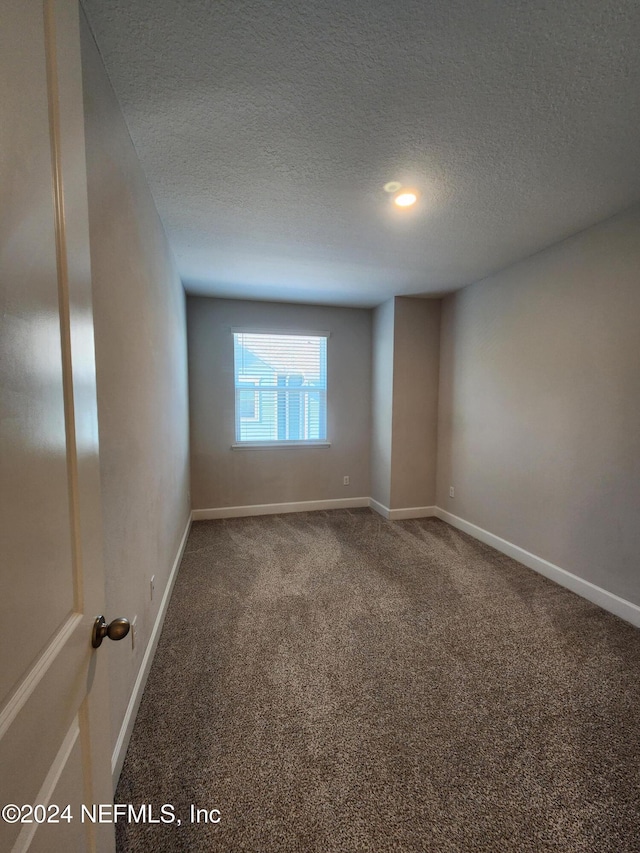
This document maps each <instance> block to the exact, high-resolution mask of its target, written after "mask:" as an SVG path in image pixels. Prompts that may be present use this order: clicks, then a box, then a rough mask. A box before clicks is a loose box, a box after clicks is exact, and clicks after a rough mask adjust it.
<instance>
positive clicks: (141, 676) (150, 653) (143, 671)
mask: <svg viewBox="0 0 640 853" xmlns="http://www.w3.org/2000/svg"><path fill="white" fill-rule="evenodd" d="M191 521H192V515H190V516H189V519H188V521H187V526H186V528H185V531H184V533H183V535H182V539H181V541H180V545H179V546H178V553H177V554H176V558H175V560H174V561H173V566H172V567H171V572H170V573H169V579H168V580H167V585H166V587H165V590H164V595H163V596H162V601H161V602H160V607H159V608H158V615H157V616H156V621H155V623H154V625H153V630H152V631H151V636H150V637H149V642H148V643H147V648H146V649H145V652H144V657H143V658H142V663H141V664H140V669H139V670H138V677H137V678H136V681H135V684H134V685H133V691H132V693H131V698H130V699H129V704H128V706H127V710H126V713H125V715H124V720H123V721H122V726H121V727H120V733H119V735H118V740H117V741H116V745H115V747H114V750H113V754H112V756H111V776H112V779H113V790H114V792H115V790H116V787H117V785H118V779H119V778H120V772H121V771H122V765H123V764H124V758H125V755H126V753H127V747H128V746H129V739H130V738H131V732H132V731H133V726H134V723H135V721H136V714H137V713H138V708H139V707H140V702H141V700H142V694H143V692H144V686H145V684H146V683H147V677H148V675H149V670H150V669H151V664H152V663H153V657H154V655H155V653H156V648H157V646H158V640H159V639H160V632H161V631H162V625H163V623H164V617H165V615H166V613H167V607H168V606H169V600H170V599H171V593H172V592H173V585H174V584H175V582H176V578H177V576H178V569H179V568H180V562H181V560H182V555H183V554H184V549H185V545H186V544H187V539H188V537H189V531H190V529H191Z"/></svg>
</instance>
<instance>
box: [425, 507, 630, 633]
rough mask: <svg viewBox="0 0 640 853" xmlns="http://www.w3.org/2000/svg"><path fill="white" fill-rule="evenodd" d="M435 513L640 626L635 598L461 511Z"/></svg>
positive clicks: (442, 510) (453, 525) (439, 511)
mask: <svg viewBox="0 0 640 853" xmlns="http://www.w3.org/2000/svg"><path fill="white" fill-rule="evenodd" d="M434 514H435V515H436V517H437V518H440V519H442V521H446V522H447V524H450V525H451V526H452V527H457V528H458V530H462V531H463V532H464V533H468V534H469V535H470V536H473V537H474V539H478V540H480V542H484V543H485V545H491V547H492V548H495V549H496V551H500V552H502V553H503V554H506V555H507V556H508V557H512V558H513V559H514V560H517V561H518V562H519V563H522V564H523V565H525V566H527V568H529V569H533V570H534V571H535V572H538V573H539V574H541V575H544V576H545V577H546V578H550V579H551V580H552V581H555V582H556V583H558V584H560V586H564V587H566V588H567V589H570V590H571V591H572V592H575V593H576V594H577V595H580V596H582V598H586V599H587V600H588V601H592V602H593V603H594V604H597V605H598V606H599V607H602V608H603V610H608V611H609V613H613V614H614V615H615V616H619V617H620V618H621V619H624V620H625V621H627V622H630V623H631V624H632V625H635V626H636V627H637V628H640V607H639V606H638V605H637V604H632V602H630V601H627V600H626V599H624V598H620V596H619V595H614V593H612V592H607V590H606V589H602V587H599V586H596V585H595V584H593V583H591V582H590V581H587V580H584V579H583V578H580V577H578V576H577V575H574V574H572V573H571V572H568V571H566V569H561V568H560V566H556V565H554V564H553V563H549V562H548V561H547V560H543V559H542V558H541V557H536V555H535V554H531V553H530V552H529V551H525V550H524V548H520V547H519V546H518V545H514V544H513V543H512V542H508V541H507V540H506V539H501V538H500V537H499V536H495V535H494V534H493V533H489V531H488V530H484V529H483V528H482V527H478V526H477V525H475V524H471V522H469V521H465V520H464V519H463V518H459V517H458V516H457V515H452V514H451V513H450V512H447V511H446V510H444V509H441V508H440V507H435V513H434Z"/></svg>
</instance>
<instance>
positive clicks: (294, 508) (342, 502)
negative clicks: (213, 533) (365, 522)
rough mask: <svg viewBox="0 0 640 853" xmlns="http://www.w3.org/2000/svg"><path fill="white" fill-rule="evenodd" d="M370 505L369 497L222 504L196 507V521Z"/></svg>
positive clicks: (194, 511) (194, 513)
mask: <svg viewBox="0 0 640 853" xmlns="http://www.w3.org/2000/svg"><path fill="white" fill-rule="evenodd" d="M365 506H369V498H336V499H335V500H328V501H294V502H291V503H282V504H253V505H249V506H221V507H215V508H212V509H194V510H193V512H192V513H191V517H192V519H193V520H194V521H205V520H207V521H208V520H211V519H215V518H243V517H244V516H248V515H279V514H280V513H286V512H314V511H315V510H322V509H354V508H356V507H365Z"/></svg>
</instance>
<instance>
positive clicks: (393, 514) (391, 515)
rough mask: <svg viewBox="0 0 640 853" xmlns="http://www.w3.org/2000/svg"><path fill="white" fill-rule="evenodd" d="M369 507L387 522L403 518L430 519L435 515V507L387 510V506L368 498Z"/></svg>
mask: <svg viewBox="0 0 640 853" xmlns="http://www.w3.org/2000/svg"><path fill="white" fill-rule="evenodd" d="M369 506H370V507H371V509H373V510H375V511H376V512H377V513H378V514H379V515H381V516H383V518H388V519H389V521H402V520H403V519H405V518H431V517H432V516H433V515H435V514H436V507H435V506H409V507H403V508H402V509H389V507H388V506H385V505H384V504H381V503H380V502H379V501H375V500H374V499H373V498H369Z"/></svg>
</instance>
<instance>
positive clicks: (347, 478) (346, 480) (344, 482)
mask: <svg viewBox="0 0 640 853" xmlns="http://www.w3.org/2000/svg"><path fill="white" fill-rule="evenodd" d="M342 485H343V486H348V485H349V477H348V476H347V477H343V478H342Z"/></svg>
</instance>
